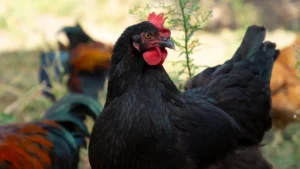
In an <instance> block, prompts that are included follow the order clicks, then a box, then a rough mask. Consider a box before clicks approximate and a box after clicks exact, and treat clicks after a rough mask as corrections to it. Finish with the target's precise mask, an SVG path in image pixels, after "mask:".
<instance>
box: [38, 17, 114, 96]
mask: <svg viewBox="0 0 300 169" xmlns="http://www.w3.org/2000/svg"><path fill="white" fill-rule="evenodd" d="M59 32H63V33H65V34H66V36H67V38H68V41H69V45H67V46H66V45H64V44H63V43H61V42H59V41H58V44H59V51H58V52H59V54H58V55H57V56H56V53H55V51H50V52H47V53H45V52H42V53H41V57H40V61H41V67H40V82H43V81H44V83H46V87H47V88H46V89H44V90H43V94H44V95H45V96H47V97H48V98H49V99H51V100H52V101H54V100H55V99H56V98H55V96H54V95H53V94H52V93H51V92H50V91H49V89H51V87H52V84H51V79H50V78H49V75H48V73H47V71H46V69H48V68H53V71H54V74H55V80H56V81H58V82H60V83H62V77H63V76H64V75H66V74H69V78H68V82H67V84H68V89H69V90H70V91H72V92H77V93H78V92H79V93H84V94H88V95H90V96H93V97H97V96H98V94H97V93H95V92H94V91H95V89H98V88H99V86H102V87H101V89H102V88H103V87H104V82H105V80H106V77H107V73H108V69H109V67H110V58H111V51H112V45H109V44H104V43H101V42H97V41H95V40H93V39H92V38H91V37H89V36H88V35H87V34H86V33H85V32H84V30H83V29H82V27H81V26H80V24H79V23H77V24H76V26H72V27H64V28H62V29H61V30H60V31H59ZM91 81H92V83H91Z"/></svg>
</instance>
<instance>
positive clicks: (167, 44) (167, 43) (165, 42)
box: [159, 38, 175, 49]
mask: <svg viewBox="0 0 300 169" xmlns="http://www.w3.org/2000/svg"><path fill="white" fill-rule="evenodd" d="M159 47H161V48H170V49H175V44H174V42H173V41H172V40H171V39H170V38H162V40H161V41H160V42H159Z"/></svg>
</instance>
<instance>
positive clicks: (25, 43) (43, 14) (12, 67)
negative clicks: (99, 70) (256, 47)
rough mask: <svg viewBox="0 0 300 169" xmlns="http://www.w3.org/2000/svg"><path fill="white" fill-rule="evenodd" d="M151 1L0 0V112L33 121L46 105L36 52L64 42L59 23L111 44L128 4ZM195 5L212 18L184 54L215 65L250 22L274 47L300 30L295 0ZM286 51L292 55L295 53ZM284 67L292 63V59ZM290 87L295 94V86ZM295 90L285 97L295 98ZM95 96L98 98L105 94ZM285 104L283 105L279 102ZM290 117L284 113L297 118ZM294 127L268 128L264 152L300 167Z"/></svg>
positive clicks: (291, 168) (127, 19)
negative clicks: (259, 27)
mask: <svg viewBox="0 0 300 169" xmlns="http://www.w3.org/2000/svg"><path fill="white" fill-rule="evenodd" d="M157 2H159V1H156V0H152V1H150V0H144V1H140V0H126V1H125V0H85V1H81V0H43V1H33V0H9V1H8V0H0V112H4V113H5V114H6V116H7V117H9V118H7V121H15V122H24V121H31V120H35V119H39V118H40V117H41V116H42V115H43V112H44V111H45V110H46V109H47V108H48V107H49V106H50V105H51V104H52V103H51V102H50V101H49V100H47V99H45V98H44V97H42V96H41V94H40V93H41V92H40V90H41V86H40V84H39V82H38V67H39V64H40V60H39V59H40V58H39V56H40V52H41V51H48V50H50V49H52V48H53V47H56V45H57V44H56V42H57V40H58V39H59V40H61V41H63V42H66V43H67V40H66V37H65V36H63V35H58V34H57V31H58V30H59V29H61V28H62V27H64V26H73V25H74V24H75V23H76V21H79V22H80V24H81V26H82V27H83V29H84V31H85V32H86V33H87V34H88V35H89V36H91V37H92V38H93V39H95V40H97V41H100V42H103V43H107V44H113V43H114V42H115V41H116V39H117V38H118V37H119V35H120V34H121V32H122V31H123V30H124V29H125V28H126V27H127V26H129V25H132V24H134V23H137V22H138V21H139V20H138V18H137V17H136V16H134V15H130V14H129V9H131V8H133V7H134V6H135V5H146V4H154V3H157ZM165 2H172V1H165ZM199 4H200V7H201V9H202V8H203V10H208V9H211V10H212V11H213V16H212V17H211V18H210V19H209V20H208V22H207V23H206V24H205V26H204V29H203V31H200V32H199V33H197V34H195V35H194V36H197V38H198V39H199V41H200V42H201V46H200V49H199V50H197V51H196V52H194V53H193V54H192V55H191V57H192V58H193V59H194V62H195V64H198V65H207V66H214V65H217V64H222V63H223V62H224V61H225V60H226V59H228V58H230V57H231V56H232V54H233V52H235V50H236V49H237V47H238V46H239V44H240V43H241V40H242V37H243V35H244V33H245V30H246V28H247V27H248V26H249V25H252V24H259V25H264V26H265V27H266V28H267V30H268V33H267V38H266V39H267V40H270V41H274V42H276V43H277V46H278V47H279V48H280V49H283V48H284V47H287V46H291V45H293V43H294V42H295V38H296V35H297V32H300V8H299V7H300V0H272V1H260V0H235V1H230V0H201V1H199ZM145 19H146V18H145ZM176 34H180V32H175V34H174V36H176ZM299 41H300V40H299ZM299 45H300V44H299ZM178 54H179V51H170V54H169V56H168V58H167V62H166V65H165V66H166V69H167V71H168V72H169V73H170V74H171V75H172V73H173V74H176V70H175V68H174V67H173V66H172V62H173V61H176V60H177V59H178V57H177V56H178ZM286 57H293V58H294V57H295V55H293V53H292V54H291V55H290V56H286ZM294 60H295V59H294ZM288 66H290V67H292V68H295V67H296V61H295V62H292V63H288ZM284 67H287V66H284ZM174 72H175V73H174ZM293 76H295V75H293ZM172 77H173V76H172ZM174 80H176V79H174ZM299 86H300V85H299ZM54 89H55V92H56V94H58V95H60V96H62V95H63V94H65V93H66V89H65V87H64V86H62V85H60V84H57V85H55V86H54ZM288 91H290V90H288ZM291 92H293V91H291ZM294 92H296V93H297V92H300V88H299V90H297V91H296V89H295V91H294ZM296 93H294V95H292V96H289V99H292V100H297V99H299V97H300V96H299V95H297V94H296ZM299 94H300V93H299ZM103 97H105V93H103ZM280 99H281V100H280ZM280 99H278V100H279V101H278V102H281V103H284V102H290V101H287V99H286V98H283V97H282V98H280ZM282 99H283V100H282ZM100 101H101V102H102V103H104V98H102V99H101V100H100ZM297 104H298V103H297ZM299 105H300V104H299ZM285 106H288V105H283V106H282V107H285ZM293 108H294V109H296V108H297V107H293ZM294 109H293V112H294V113H295V115H296V111H294ZM295 115H294V114H292V115H289V116H291V117H293V118H297V117H294V116H295ZM299 129H300V125H299V126H298V124H297V123H291V124H288V125H284V127H279V128H274V129H272V131H270V133H268V135H267V136H266V138H265V143H267V145H266V146H264V148H263V151H264V153H265V155H266V157H267V158H268V159H269V160H270V161H271V162H272V164H273V165H274V166H275V167H276V168H281V169H298V168H299V169H300V162H299V161H300V131H299ZM82 159H83V162H82V164H81V168H84V169H85V168H86V169H88V168H89V165H88V162H87V153H86V151H85V150H83V153H82Z"/></svg>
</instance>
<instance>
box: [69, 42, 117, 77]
mask: <svg viewBox="0 0 300 169" xmlns="http://www.w3.org/2000/svg"><path fill="white" fill-rule="evenodd" d="M111 51H112V48H111V47H105V46H102V45H96V44H94V45H91V44H80V45H78V47H76V49H74V50H73V51H72V52H71V56H72V59H71V64H72V65H73V67H74V71H76V72H79V71H88V72H92V71H93V70H94V69H95V68H97V67H100V68H102V69H109V67H110V60H111Z"/></svg>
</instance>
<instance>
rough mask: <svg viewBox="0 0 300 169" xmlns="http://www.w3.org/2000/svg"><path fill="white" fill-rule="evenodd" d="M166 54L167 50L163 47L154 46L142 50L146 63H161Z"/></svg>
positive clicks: (152, 64) (153, 64)
mask: <svg viewBox="0 0 300 169" xmlns="http://www.w3.org/2000/svg"><path fill="white" fill-rule="evenodd" d="M167 55H168V52H167V50H166V49H165V48H163V49H160V48H159V47H156V49H153V50H150V51H147V52H144V54H143V57H144V60H145V61H146V62H147V63H148V65H151V66H155V65H162V64H163V63H164V61H165V59H166V57H167Z"/></svg>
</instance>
